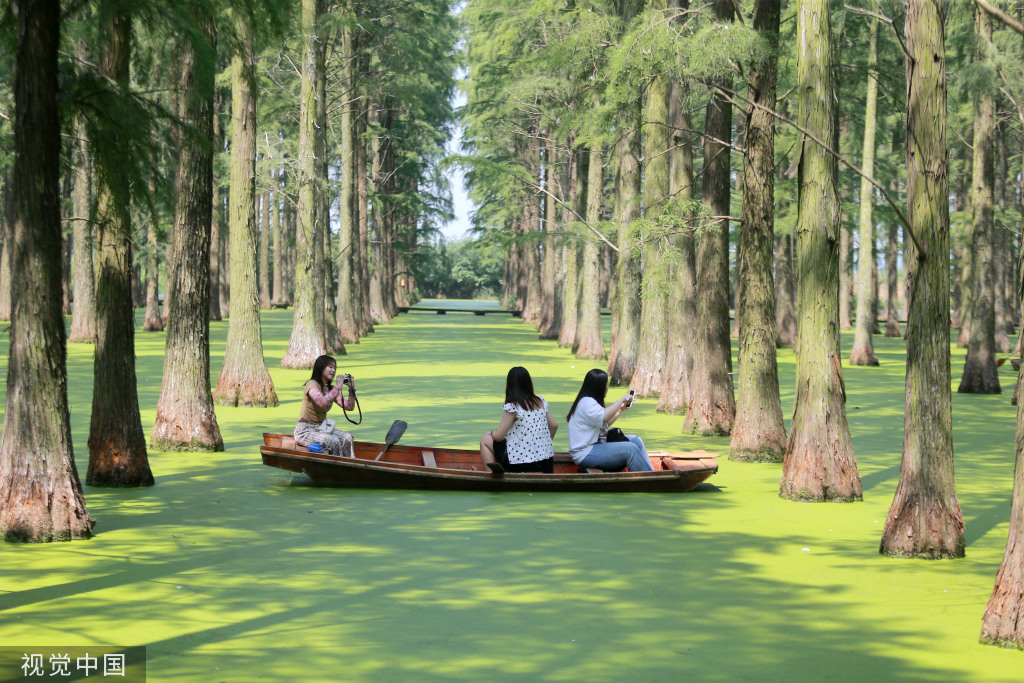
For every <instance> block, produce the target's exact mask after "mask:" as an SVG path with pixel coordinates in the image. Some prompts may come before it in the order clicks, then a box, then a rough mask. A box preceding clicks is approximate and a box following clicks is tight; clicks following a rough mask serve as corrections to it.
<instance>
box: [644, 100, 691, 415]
mask: <svg viewBox="0 0 1024 683" xmlns="http://www.w3.org/2000/svg"><path fill="white" fill-rule="evenodd" d="M686 89H687V86H686V85H684V84H683V83H682V82H679V81H675V82H673V83H672V86H671V88H670V90H669V100H668V102H669V103H668V116H669V122H670V124H671V126H672V130H673V133H672V145H671V149H670V151H669V157H668V174H669V187H668V191H669V194H670V196H671V197H672V198H673V199H674V200H676V201H677V202H689V201H692V200H693V195H694V184H693V176H694V171H693V140H692V138H691V135H692V133H691V132H690V131H692V130H693V124H692V123H691V122H690V112H689V109H688V108H687V106H686V104H685V101H686V99H688V98H687V97H686V92H685V91H686ZM682 218H683V219H692V218H693V215H692V212H687V213H686V214H684V215H683V216H682ZM672 248H673V250H674V252H675V253H674V254H673V267H672V276H671V282H670V289H669V293H668V321H667V326H668V329H667V341H668V343H667V345H666V347H665V370H664V371H663V372H662V384H661V393H660V394H659V395H658V406H657V411H658V412H660V413H671V414H680V413H684V412H686V406H687V405H688V404H689V402H690V377H691V376H692V375H693V362H694V357H693V347H694V344H693V340H694V330H695V329H696V326H697V282H696V281H697V263H696V259H697V255H696V252H695V244H694V233H693V229H692V223H688V224H686V225H685V226H684V227H683V228H682V229H681V230H679V231H678V233H677V234H676V236H675V238H674V239H673V244H672ZM634 334H635V333H634Z"/></svg>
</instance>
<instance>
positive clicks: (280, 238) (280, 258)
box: [270, 166, 288, 308]
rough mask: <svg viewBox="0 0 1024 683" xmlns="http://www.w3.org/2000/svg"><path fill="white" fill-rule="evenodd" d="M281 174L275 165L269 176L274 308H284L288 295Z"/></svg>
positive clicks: (272, 303) (272, 302)
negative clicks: (271, 210)
mask: <svg viewBox="0 0 1024 683" xmlns="http://www.w3.org/2000/svg"><path fill="white" fill-rule="evenodd" d="M281 174H282V170H281V169H280V168H277V167H276V166H275V168H274V171H273V173H271V178H270V203H271V207H272V208H273V218H274V230H273V239H274V275H273V278H274V284H273V289H274V298H273V300H272V301H271V305H272V306H273V307H274V308H284V306H285V305H286V304H285V302H286V301H287V300H288V295H287V294H286V293H285V291H284V290H285V281H286V279H285V265H284V264H285V258H286V257H285V252H286V251H287V247H286V246H285V243H284V235H285V231H284V226H283V225H282V222H283V220H284V212H283V211H282V210H281V195H282V194H283V193H282V192H281Z"/></svg>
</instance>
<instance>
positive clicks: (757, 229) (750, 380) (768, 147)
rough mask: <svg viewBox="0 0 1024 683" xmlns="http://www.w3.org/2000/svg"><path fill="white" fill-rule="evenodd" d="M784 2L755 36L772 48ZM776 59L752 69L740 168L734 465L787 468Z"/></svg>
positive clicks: (768, 0) (763, 12) (762, 0)
mask: <svg viewBox="0 0 1024 683" xmlns="http://www.w3.org/2000/svg"><path fill="white" fill-rule="evenodd" d="M780 11H781V6H780V1H779V0H758V2H757V3H756V4H755V5H754V22H753V23H754V28H755V29H756V30H757V31H759V32H760V33H761V35H762V36H763V37H764V38H765V39H766V40H767V41H768V42H769V44H770V45H772V46H773V47H774V46H776V45H777V43H778V36H779V17H780ZM776 69H777V57H776V53H775V52H774V50H773V51H772V53H771V56H770V57H769V58H767V59H765V60H764V61H762V62H759V63H757V64H755V65H752V67H751V70H750V73H749V76H750V94H749V97H750V100H751V104H750V108H749V110H748V111H747V125H746V131H747V137H746V141H745V144H744V147H745V149H746V154H745V156H744V164H743V209H742V211H743V214H742V217H743V224H742V225H741V226H740V247H739V254H740V256H739V259H740V262H739V268H738V270H739V278H740V279H741V280H742V281H743V283H744V285H743V292H744V296H743V297H742V298H740V299H739V300H738V301H737V306H736V315H737V318H739V320H740V353H739V391H738V396H737V398H736V421H735V422H734V423H733V427H732V439H731V440H730V442H729V459H730V460H739V461H745V462H782V456H783V454H784V453H785V451H786V427H785V424H784V422H783V418H782V403H781V400H780V398H779V368H778V362H777V360H776V357H775V337H776V334H775V283H774V281H773V279H772V247H773V244H774V241H775V240H774V232H775V172H774V170H775V129H774V126H775V121H774V120H773V118H774V117H773V116H772V115H771V113H770V112H772V111H773V110H774V109H775V84H776Z"/></svg>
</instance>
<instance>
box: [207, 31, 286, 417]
mask: <svg viewBox="0 0 1024 683" xmlns="http://www.w3.org/2000/svg"><path fill="white" fill-rule="evenodd" d="M232 20H233V23H234V27H235V34H236V42H235V45H234V49H233V50H232V55H231V188H230V192H229V201H230V206H231V208H230V212H231V215H230V217H229V219H228V223H229V230H230V237H231V291H232V292H234V293H235V296H234V301H235V303H234V307H233V308H234V310H233V311H232V312H231V313H232V314H231V320H230V322H229V324H228V339H227V345H226V347H225V349H224V365H223V366H222V367H221V371H220V376H218V377H217V386H216V388H215V389H214V392H213V399H214V401H216V403H217V405H222V406H260V407H266V406H276V405H277V393H276V392H275V391H274V382H273V380H272V379H271V378H270V373H269V372H268V371H267V364H266V361H264V360H263V335H262V332H261V329H260V301H259V300H258V299H257V295H256V282H255V281H254V279H253V278H254V277H255V275H256V215H257V214H256V107H257V98H258V92H259V90H258V87H257V81H256V61H255V55H254V54H253V47H252V32H251V28H250V21H251V19H250V18H249V17H247V16H246V15H245V14H244V13H241V12H238V11H236V12H235V14H234V16H233V17H232ZM266 200H267V195H266V194H265V195H264V202H265V203H266ZM267 213H268V211H267V207H266V206H264V210H263V215H264V217H265V216H266V215H267ZM264 225H265V224H264ZM267 234H268V231H267V230H264V232H263V237H264V240H266V238H267ZM262 265H263V264H262V263H261V270H262Z"/></svg>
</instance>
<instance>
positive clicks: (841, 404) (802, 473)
mask: <svg viewBox="0 0 1024 683" xmlns="http://www.w3.org/2000/svg"><path fill="white" fill-rule="evenodd" d="M796 13H797V35H798V36H800V39H799V41H798V43H797V92H798V93H799V98H798V101H799V108H798V114H797V122H798V123H799V124H800V125H801V127H803V128H804V129H805V130H808V131H810V132H811V133H812V134H813V135H815V136H816V137H817V139H818V140H820V141H822V142H823V143H825V144H834V138H835V119H834V116H833V114H834V110H833V107H834V106H835V105H834V101H833V97H834V93H833V90H832V29H831V26H830V21H829V6H828V3H827V2H825V0H797V6H796ZM800 145H801V149H800V152H799V155H800V157H799V159H800V165H799V171H798V179H799V187H800V198H799V202H800V206H799V209H800V212H799V218H798V221H797V235H798V236H799V239H800V241H799V262H798V264H797V267H798V273H799V275H798V279H797V283H798V285H797V286H798V292H797V311H798V319H799V320H798V324H799V331H798V333H799V339H800V343H799V346H798V349H797V377H796V401H795V409H794V411H793V421H792V425H791V427H790V435H789V443H788V444H787V447H786V454H785V457H784V459H783V466H782V482H781V484H780V486H779V495H781V496H782V497H783V498H789V499H791V500H804V501H852V500H861V497H862V496H861V484H860V475H859V474H858V471H857V461H856V460H855V459H854V456H853V443H852V441H851V440H850V428H849V425H848V424H847V422H846V389H845V387H844V385H843V374H842V365H841V362H840V348H839V291H838V290H839V269H840V263H839V258H840V253H839V249H838V246H839V234H840V231H841V223H842V217H841V215H840V208H839V187H838V182H837V175H838V173H837V168H836V160H835V158H834V157H832V156H830V155H829V154H828V153H827V152H826V151H825V150H824V149H823V148H822V147H821V145H819V144H817V143H815V142H813V141H812V140H810V139H809V138H807V137H804V138H803V139H802V140H801V142H800Z"/></svg>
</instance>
